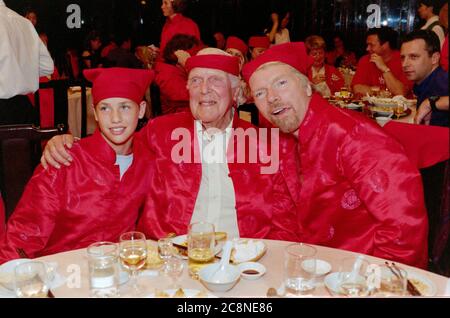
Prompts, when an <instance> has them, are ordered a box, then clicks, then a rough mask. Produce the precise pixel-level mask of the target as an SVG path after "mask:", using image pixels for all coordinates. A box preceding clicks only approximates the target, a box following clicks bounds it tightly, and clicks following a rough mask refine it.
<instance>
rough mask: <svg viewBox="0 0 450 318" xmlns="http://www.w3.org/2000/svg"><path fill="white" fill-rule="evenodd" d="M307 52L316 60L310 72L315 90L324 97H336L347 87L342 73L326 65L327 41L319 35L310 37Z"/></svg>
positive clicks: (306, 41) (307, 42)
mask: <svg viewBox="0 0 450 318" xmlns="http://www.w3.org/2000/svg"><path fill="white" fill-rule="evenodd" d="M305 46H306V51H307V53H308V55H309V56H311V57H312V58H313V60H314V62H313V65H312V66H311V67H310V69H309V71H308V78H309V80H310V81H311V83H312V85H313V88H314V90H315V91H316V92H318V93H319V94H320V95H322V96H323V97H329V96H334V93H335V92H338V91H340V89H341V88H342V87H344V86H345V81H344V77H343V76H342V74H341V72H339V71H338V70H337V69H335V68H334V66H332V65H327V64H325V49H326V44H325V40H324V39H323V38H322V37H321V36H318V35H311V36H308V37H307V38H306V40H305Z"/></svg>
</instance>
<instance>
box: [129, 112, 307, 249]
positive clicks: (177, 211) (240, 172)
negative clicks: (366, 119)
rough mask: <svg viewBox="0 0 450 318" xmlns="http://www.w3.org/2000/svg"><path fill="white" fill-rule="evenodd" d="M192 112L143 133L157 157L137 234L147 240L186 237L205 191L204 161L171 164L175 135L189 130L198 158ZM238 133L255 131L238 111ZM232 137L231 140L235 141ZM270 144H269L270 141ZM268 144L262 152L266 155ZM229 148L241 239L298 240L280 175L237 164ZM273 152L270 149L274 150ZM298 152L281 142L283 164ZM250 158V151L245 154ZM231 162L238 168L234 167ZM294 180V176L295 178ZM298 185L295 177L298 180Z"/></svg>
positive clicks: (257, 165)
mask: <svg viewBox="0 0 450 318" xmlns="http://www.w3.org/2000/svg"><path fill="white" fill-rule="evenodd" d="M194 127H195V125H194V118H193V117H192V114H191V113H177V114H171V115H166V116H161V117H158V118H156V119H154V120H152V121H151V122H149V124H148V125H147V126H146V127H145V128H144V129H143V130H142V132H140V134H142V136H139V137H142V138H145V139H146V140H147V141H146V142H147V144H148V145H149V147H151V149H152V151H153V152H154V155H155V157H156V159H155V160H156V167H157V168H156V169H157V170H156V175H157V177H155V178H154V180H153V181H154V183H153V184H152V186H151V187H150V189H151V191H152V194H151V195H150V197H151V199H149V200H148V202H147V206H146V209H145V212H144V214H143V216H142V218H141V219H140V222H139V225H138V229H139V230H141V231H143V232H145V233H146V235H147V236H148V237H151V238H155V239H156V238H160V237H163V236H166V235H167V234H169V233H176V234H177V235H180V234H186V233H187V228H188V225H189V223H190V221H191V217H192V214H193V211H194V207H195V202H196V199H197V195H198V192H199V189H200V182H201V176H202V165H201V163H200V162H199V161H197V163H196V162H193V160H189V162H184V161H182V162H180V163H175V162H174V161H173V160H172V159H171V152H172V149H173V147H174V146H176V144H177V143H179V140H180V139H179V137H178V138H174V139H176V140H171V136H172V133H173V131H175V129H177V128H184V131H185V132H188V133H189V139H188V140H189V143H190V145H191V147H190V151H191V156H190V157H191V159H192V158H193V157H194V153H197V155H199V150H198V149H199V148H198V147H199V146H198V142H197V133H196V132H194V129H195V128H194ZM233 128H244V129H247V128H254V129H256V131H258V130H257V128H256V127H254V126H252V125H251V124H249V123H247V122H245V121H243V120H240V119H239V118H238V117H237V112H235V117H234V120H233ZM232 138H233V135H232V136H231V138H230V140H231V139H232ZM269 140H270V139H269ZM263 147H266V145H265V144H263V146H262V147H260V148H259V151H265V149H264V148H263ZM231 148H232V147H228V149H227V156H228V168H229V171H230V176H231V179H232V182H233V186H234V190H235V197H236V211H237V221H238V227H239V233H240V236H241V237H248V238H270V239H280V240H288V241H296V240H297V232H298V231H297V220H296V217H295V213H296V211H295V210H296V209H295V207H294V202H293V201H292V199H291V197H290V195H289V191H288V189H287V185H286V184H285V182H284V180H283V178H282V176H281V173H280V171H277V173H275V174H261V173H260V168H261V167H262V166H264V165H263V164H262V163H260V162H257V163H236V162H237V159H236V158H237V155H238V151H234V153H233V152H232V151H231ZM269 149H270V148H269ZM289 150H291V151H293V150H295V142H294V141H293V140H286V139H283V138H282V140H281V141H280V160H284V159H283V156H284V154H285V153H287V152H288V151H289ZM246 158H248V148H247V151H246ZM230 159H232V160H233V161H234V163H231V160H230ZM294 177H295V176H294ZM294 182H295V178H294Z"/></svg>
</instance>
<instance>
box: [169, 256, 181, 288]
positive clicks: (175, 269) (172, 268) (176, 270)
mask: <svg viewBox="0 0 450 318" xmlns="http://www.w3.org/2000/svg"><path fill="white" fill-rule="evenodd" d="M183 269H184V264H183V260H182V259H181V257H180V256H178V255H170V256H169V258H167V260H166V265H165V273H166V274H167V276H169V277H170V278H171V280H172V284H171V286H170V288H173V289H178V288H179V286H178V278H179V277H180V276H181V274H183Z"/></svg>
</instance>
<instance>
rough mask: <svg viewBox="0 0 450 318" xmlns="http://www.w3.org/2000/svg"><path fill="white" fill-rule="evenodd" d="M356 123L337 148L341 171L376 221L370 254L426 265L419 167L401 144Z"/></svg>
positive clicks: (423, 212) (424, 219)
mask: <svg viewBox="0 0 450 318" xmlns="http://www.w3.org/2000/svg"><path fill="white" fill-rule="evenodd" d="M361 131H365V130H363V129H359V127H358V125H357V126H355V128H354V129H353V130H352V132H351V133H350V134H349V135H347V137H346V139H345V140H344V142H343V144H342V148H341V152H340V157H339V162H340V166H341V168H342V170H343V174H344V175H345V176H347V177H348V179H349V180H350V181H351V183H352V186H353V187H354V189H355V190H356V191H357V193H358V196H359V197H360V199H361V201H363V203H364V204H365V205H366V207H367V210H368V211H369V213H370V214H371V215H372V217H373V218H374V221H375V222H376V223H377V229H376V230H375V231H376V234H375V236H374V252H373V255H374V256H377V257H381V258H387V259H393V258H395V259H399V260H401V261H402V262H403V263H407V264H410V265H413V266H417V267H422V268H426V264H427V257H428V253H427V246H428V244H427V235H428V218H427V212H426V209H425V205H424V199H423V186H422V181H421V177H420V173H419V171H418V170H417V168H415V167H414V166H413V164H412V163H411V162H410V161H409V160H408V158H407V157H406V155H405V154H404V153H403V150H402V147H401V146H400V145H399V144H398V143H397V142H396V141H395V140H394V139H391V138H386V136H385V135H384V134H382V133H381V132H379V133H375V134H370V135H361Z"/></svg>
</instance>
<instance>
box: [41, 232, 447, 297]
mask: <svg viewBox="0 0 450 318" xmlns="http://www.w3.org/2000/svg"><path fill="white" fill-rule="evenodd" d="M262 241H263V242H264V243H265V245H266V247H267V250H266V253H265V254H264V256H263V257H262V258H260V259H259V260H258V262H259V263H261V264H263V265H264V266H265V267H266V273H265V274H264V275H263V276H261V277H260V278H258V279H256V280H247V279H245V278H243V277H241V278H240V279H239V281H238V282H237V284H236V285H235V286H234V287H233V288H232V289H231V290H229V291H226V292H213V291H209V290H207V289H206V287H205V286H204V285H203V284H202V283H201V282H200V281H199V280H194V279H191V278H190V277H189V274H188V270H187V260H185V261H184V262H185V266H184V270H183V273H182V276H181V277H180V279H179V280H178V284H179V285H180V286H181V288H183V289H184V290H197V291H200V292H203V295H205V294H208V295H209V296H212V297H225V298H227V297H233V298H240V297H244V298H247V297H252V298H264V297H267V291H268V289H269V288H271V287H273V288H275V289H279V288H280V286H282V285H283V275H284V274H283V273H284V250H285V248H286V246H287V245H289V244H291V243H292V242H287V241H274V240H262ZM148 244H150V245H154V246H156V245H157V243H156V242H154V241H148ZM314 247H315V248H316V250H317V253H316V258H317V259H320V260H323V261H326V262H328V263H329V264H330V265H331V271H330V273H333V272H337V271H338V270H339V264H340V261H341V260H342V259H343V258H346V257H350V256H357V255H358V254H357V253H353V252H350V251H346V250H340V249H335V248H329V247H324V246H317V245H314ZM364 257H365V259H366V260H368V261H369V263H371V264H378V265H383V264H384V263H385V261H386V260H385V259H381V258H377V257H373V256H368V255H365V256H364ZM39 260H42V261H46V262H52V263H55V262H56V263H57V271H58V276H61V277H63V278H64V280H63V282H62V283H60V284H58V285H59V286H57V287H53V288H52V292H53V294H54V295H55V297H56V298H59V297H89V296H90V290H89V271H88V261H87V254H86V249H79V250H73V251H68V252H62V253H58V254H54V255H47V256H44V257H41V258H39ZM397 265H398V266H399V267H401V268H402V269H405V270H406V271H407V272H408V274H411V273H412V274H414V276H415V277H422V278H423V279H425V280H427V281H428V282H431V283H432V285H433V289H434V292H433V294H434V295H433V296H437V297H442V296H447V297H448V296H450V293H449V290H448V289H449V287H448V285H449V278H447V277H444V276H440V275H437V274H435V273H432V272H428V271H425V270H422V269H419V268H415V267H411V266H407V265H405V264H401V263H397ZM324 277H326V275H322V276H317V277H316V278H315V281H316V288H315V289H314V291H313V292H312V293H311V294H310V295H307V296H309V297H311V296H313V297H332V296H333V294H332V293H331V292H330V291H329V290H328V288H326V286H325V285H324ZM138 282H139V285H140V286H141V294H140V295H142V296H143V297H152V296H154V295H155V291H156V290H165V289H169V287H170V286H171V284H172V281H171V280H170V279H169V278H168V277H167V276H166V275H164V274H163V273H160V272H158V271H157V270H144V271H141V273H140V274H139V276H138ZM127 284H129V283H123V284H122V285H121V286H120V288H119V290H120V293H121V294H120V297H133V295H130V294H127V293H126V292H124V290H126V289H129V288H125V287H126V285H127ZM430 296H431V295H430Z"/></svg>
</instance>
